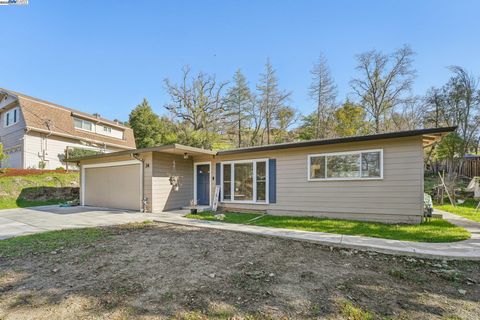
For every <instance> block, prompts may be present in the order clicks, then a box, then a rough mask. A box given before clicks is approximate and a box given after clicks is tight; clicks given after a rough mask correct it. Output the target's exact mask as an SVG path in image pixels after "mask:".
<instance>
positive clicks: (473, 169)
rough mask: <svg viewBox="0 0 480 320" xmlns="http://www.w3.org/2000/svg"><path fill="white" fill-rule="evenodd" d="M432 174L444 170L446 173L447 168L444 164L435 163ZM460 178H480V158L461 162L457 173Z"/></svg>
mask: <svg viewBox="0 0 480 320" xmlns="http://www.w3.org/2000/svg"><path fill="white" fill-rule="evenodd" d="M432 169H433V172H435V173H437V172H442V171H444V170H445V172H447V170H448V166H446V165H445V163H442V162H437V163H435V164H434V166H433V168H432ZM459 175H460V176H464V177H468V178H473V177H479V176H480V158H473V159H465V161H464V162H463V165H462V167H461V168H460V172H459Z"/></svg>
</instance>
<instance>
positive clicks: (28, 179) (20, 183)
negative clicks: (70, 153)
mask: <svg viewBox="0 0 480 320" xmlns="http://www.w3.org/2000/svg"><path fill="white" fill-rule="evenodd" d="M17 171H18V172H17ZM37 171H39V170H36V171H35V170H16V171H15V172H13V169H8V170H7V173H6V174H4V175H0V209H11V208H23V207H33V206H41V205H50V204H58V203H61V202H65V201H67V200H72V199H71V197H70V198H68V199H67V198H65V197H64V195H65V194H69V192H68V191H69V190H71V189H72V188H75V187H78V180H79V175H78V172H68V173H67V172H65V171H46V172H44V173H42V171H40V172H37ZM12 172H13V173H12ZM14 173H15V175H14ZM26 173H28V174H26ZM61 191H63V192H61Z"/></svg>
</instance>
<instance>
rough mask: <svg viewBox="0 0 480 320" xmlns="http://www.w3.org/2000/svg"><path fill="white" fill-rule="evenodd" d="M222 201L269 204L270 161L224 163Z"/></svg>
mask: <svg viewBox="0 0 480 320" xmlns="http://www.w3.org/2000/svg"><path fill="white" fill-rule="evenodd" d="M221 170H222V171H221V178H222V201H224V202H247V203H268V159H259V160H241V161H228V162H222V168H221Z"/></svg>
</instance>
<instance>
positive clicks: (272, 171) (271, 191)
mask: <svg viewBox="0 0 480 320" xmlns="http://www.w3.org/2000/svg"><path fill="white" fill-rule="evenodd" d="M268 201H269V202H270V203H277V159H269V160H268Z"/></svg>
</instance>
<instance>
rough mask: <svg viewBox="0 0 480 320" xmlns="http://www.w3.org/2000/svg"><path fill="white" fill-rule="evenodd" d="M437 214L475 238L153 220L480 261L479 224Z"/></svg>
mask: <svg viewBox="0 0 480 320" xmlns="http://www.w3.org/2000/svg"><path fill="white" fill-rule="evenodd" d="M185 213H186V212H185ZM437 213H441V214H443V216H444V219H446V220H448V221H450V222H452V223H454V224H456V225H459V226H462V227H464V228H465V229H467V230H468V231H469V232H470V233H471V234H472V237H471V239H468V240H465V241H459V242H452V243H424V242H410V241H399V240H388V239H379V238H370V237H362V236H348V235H340V234H332V233H324V232H310V231H300V230H289V229H279V228H270V227H258V226H249V225H242V224H232V223H223V222H216V221H205V220H195V219H187V218H185V217H183V212H181V211H180V212H170V213H162V214H156V215H155V217H154V218H153V220H154V221H157V222H166V223H174V224H180V225H186V226H193V227H201V228H211V229H220V230H229V231H238V232H245V233H252V234H257V235H264V236H274V237H282V238H288V239H295V240H304V241H310V242H315V243H321V244H324V245H329V246H335V247H345V248H353V249H359V250H369V251H376V252H381V253H387V254H399V255H400V254H401V255H411V256H417V257H424V258H437V259H447V260H453V259H465V260H480V223H478V222H474V221H471V220H468V219H465V218H462V217H459V216H456V215H453V214H451V213H448V212H443V211H437Z"/></svg>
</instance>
